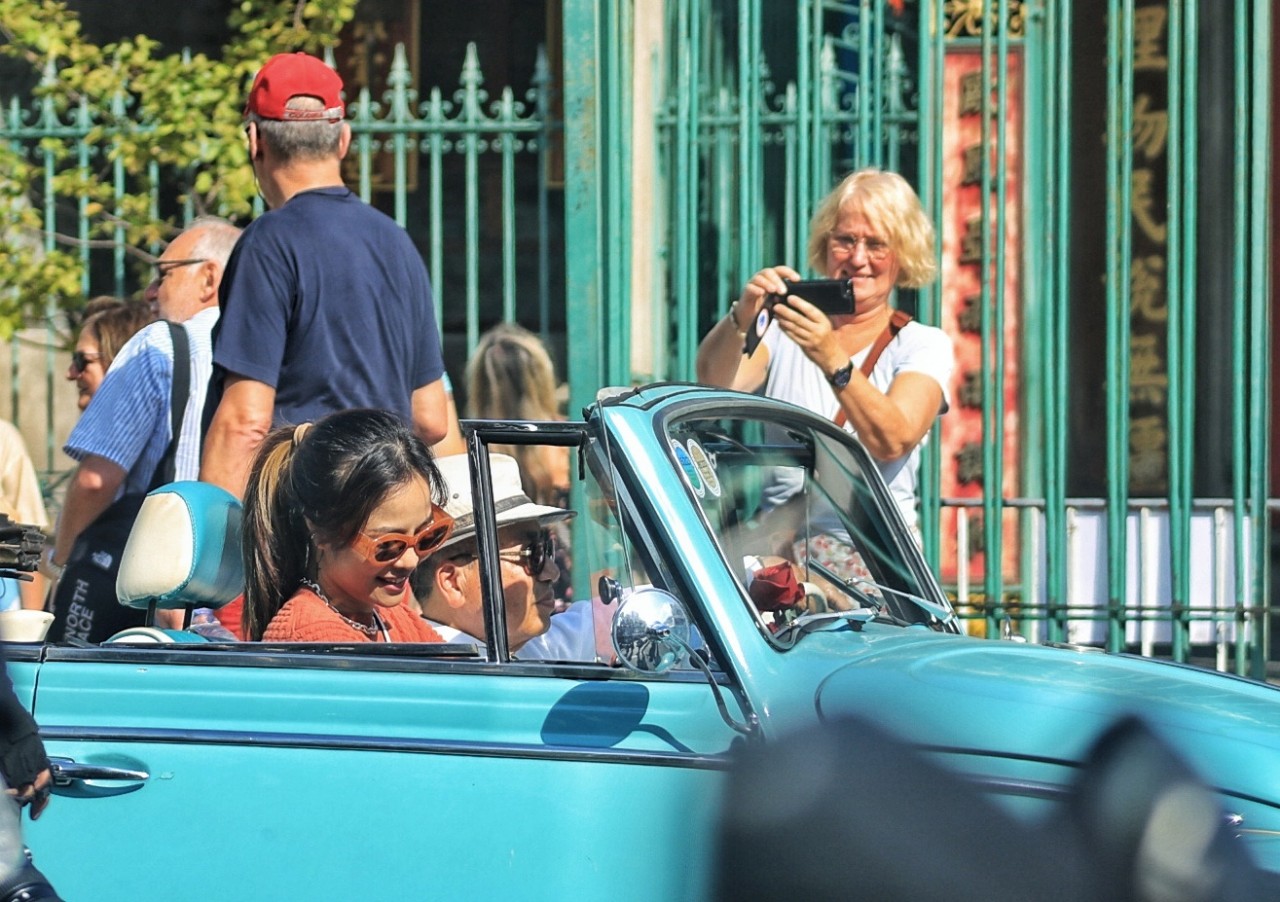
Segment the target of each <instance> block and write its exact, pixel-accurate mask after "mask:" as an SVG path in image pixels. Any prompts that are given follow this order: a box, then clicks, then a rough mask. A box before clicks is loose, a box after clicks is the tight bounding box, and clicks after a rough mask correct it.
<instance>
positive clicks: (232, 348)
mask: <svg viewBox="0 0 1280 902" xmlns="http://www.w3.org/2000/svg"><path fill="white" fill-rule="evenodd" d="M345 115H346V107H345V105H344V103H343V99H342V79H341V78H340V77H339V76H338V74H337V73H336V72H334V71H333V70H332V69H330V68H329V67H328V66H326V65H325V64H324V63H323V62H322V61H321V60H319V59H317V58H316V57H313V56H308V55H307V54H305V53H281V54H277V55H276V56H273V57H272V58H271V59H269V60H267V62H266V63H265V64H264V65H263V67H262V68H261V69H260V70H259V72H258V74H257V76H256V77H255V78H254V81H253V85H252V87H251V88H250V91H249V97H248V101H247V103H246V105H245V110H244V123H245V136H246V138H247V140H248V144H249V158H250V162H251V165H252V166H253V173H254V177H255V178H256V179H257V183H258V188H259V191H260V193H261V194H262V198H263V200H265V201H266V203H267V206H268V207H269V208H270V209H269V210H268V211H267V212H266V213H264V214H263V215H262V216H259V217H258V218H257V219H256V220H255V221H254V222H253V223H251V224H250V225H249V226H248V228H246V229H245V233H244V239H243V240H242V241H241V242H240V244H239V246H238V247H237V248H236V252H235V254H233V255H232V258H231V262H230V264H229V265H228V267H227V278H226V280H225V282H224V283H223V287H222V298H221V304H222V319H221V321H220V322H219V325H218V332H217V335H216V337H215V342H214V357H213V359H214V381H213V384H212V385H211V387H210V390H209V401H208V405H207V409H206V421H207V429H206V435H205V446H204V459H203V461H202V466H201V471H200V478H201V479H202V480H204V481H206V482H212V483H214V484H216V485H220V486H222V487H223V488H225V489H227V490H229V491H230V492H231V493H232V494H235V495H243V493H244V487H245V481H246V479H247V477H248V470H249V462H250V461H251V460H252V459H253V456H254V452H255V451H256V450H257V448H258V446H259V445H260V444H261V443H262V440H263V438H264V437H265V436H266V434H267V433H268V432H269V431H270V430H271V429H272V428H273V427H274V426H279V425H282V424H286V423H306V422H312V421H314V420H316V419H318V418H320V417H321V416H323V415H325V414H327V413H332V412H334V411H337V410H347V409H351V408H357V407H373V408H379V409H382V410H389V411H391V412H392V413H396V414H398V415H400V416H401V418H403V419H404V420H405V421H406V422H408V423H411V424H412V425H413V427H414V429H415V431H416V432H417V433H418V435H419V436H420V437H421V438H422V439H423V441H425V442H426V443H427V444H428V445H431V444H434V443H435V442H437V441H439V440H440V439H442V438H444V436H445V432H446V423H447V420H446V405H445V390H444V386H443V384H442V382H441V376H442V375H443V373H444V362H443V358H442V356H441V351H440V337H439V332H438V330H437V328H436V318H435V306H434V299H433V297H432V292H431V282H430V280H429V278H428V276H427V269H426V266H425V265H424V263H423V262H422V255H421V254H420V253H419V252H418V249H417V248H416V247H415V245H414V243H413V241H412V240H411V239H410V238H409V237H408V234H407V233H406V232H405V230H404V229H403V228H401V227H400V226H399V225H398V224H397V223H396V222H395V221H394V220H393V219H391V218H390V217H388V216H386V215H385V214H384V213H382V212H381V211H379V210H377V209H375V208H374V207H372V206H370V205H369V204H367V203H365V202H364V201H363V200H361V199H360V197H359V196H357V195H356V194H354V193H353V192H352V191H351V190H350V189H349V188H347V187H346V185H345V184H344V183H343V176H342V160H343V158H344V157H345V156H346V153H347V149H348V147H349V146H350V142H351V127H350V126H349V125H348V124H347V122H346V121H345V118H344V117H345Z"/></svg>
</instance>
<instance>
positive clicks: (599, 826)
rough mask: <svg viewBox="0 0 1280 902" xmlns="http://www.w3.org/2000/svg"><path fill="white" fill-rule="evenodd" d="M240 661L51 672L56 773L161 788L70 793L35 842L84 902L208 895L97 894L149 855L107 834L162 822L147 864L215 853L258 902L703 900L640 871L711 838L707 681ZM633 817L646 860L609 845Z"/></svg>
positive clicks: (716, 755) (676, 877)
mask: <svg viewBox="0 0 1280 902" xmlns="http://www.w3.org/2000/svg"><path fill="white" fill-rule="evenodd" d="M134 657H135V658H145V657H146V656H145V655H136V654H135V656H134ZM234 657H235V655H228V654H223V655H211V656H208V659H207V660H206V661H205V662H204V663H202V664H200V665H183V664H175V663H144V662H142V661H137V662H135V663H133V664H132V665H125V664H121V663H119V662H117V661H102V662H93V661H88V660H84V659H83V656H82V657H81V659H80V660H71V661H49V662H46V663H45V664H44V665H43V667H42V669H41V673H40V684H41V685H40V702H39V706H38V708H37V715H38V716H39V717H40V720H41V723H42V725H43V729H44V732H45V734H46V745H47V747H48V751H49V754H50V755H54V756H62V757H68V758H72V759H75V760H77V761H79V762H81V763H94V764H104V763H109V764H112V765H114V766H126V767H134V768H138V769H141V770H144V771H146V772H147V773H148V774H149V775H150V777H149V779H147V780H145V781H124V782H123V783H121V784H119V785H116V786H111V787H107V788H105V789H104V787H103V786H101V785H99V786H96V787H94V788H93V789H94V793H82V794H79V795H76V794H70V793H66V792H63V793H60V794H61V795H64V796H65V797H64V798H59V799H58V800H57V804H56V806H55V808H54V809H53V810H52V811H51V813H50V815H49V816H48V818H47V820H42V821H41V822H38V823H36V824H34V825H33V826H32V829H31V831H30V836H29V841H30V842H31V843H32V844H33V845H34V846H36V847H39V848H40V849H41V851H40V863H41V865H42V867H44V868H45V870H46V872H48V873H51V874H56V875H58V885H59V889H60V892H62V893H63V894H65V895H66V896H67V897H68V898H95V899H114V898H119V899H139V898H156V899H159V898H164V899H183V898H192V899H198V898H206V896H205V895H203V893H204V892H205V889H202V888H197V887H195V886H193V885H189V884H187V883H185V880H186V877H185V876H181V875H183V870H182V869H170V868H157V869H148V868H146V867H145V866H140V867H139V868H138V869H137V875H138V877H139V878H140V879H144V880H145V883H144V886H145V887H146V893H145V894H143V895H139V894H137V893H138V890H137V887H132V888H131V887H129V886H128V885H125V886H119V885H117V886H114V887H108V886H105V885H104V884H103V883H102V882H101V881H100V876H99V875H101V874H102V873H104V872H109V871H110V870H111V868H112V862H117V861H119V860H120V859H121V858H127V857H136V856H137V855H138V844H139V835H138V831H137V830H134V829H126V830H122V831H120V832H118V833H115V834H113V835H101V832H100V830H99V828H100V826H101V824H102V823H103V822H110V823H117V824H122V825H125V824H134V825H145V830H144V832H145V833H146V834H147V835H151V836H154V837H156V838H157V839H158V840H160V842H159V843H158V847H157V848H156V849H151V850H147V857H150V856H152V855H163V854H166V853H165V849H166V846H168V845H169V844H168V843H167V842H165V841H164V838H166V837H167V838H172V840H173V844H172V848H171V851H172V852H173V854H179V855H186V854H190V852H192V851H196V850H200V851H201V854H200V855H196V856H194V860H193V862H192V866H193V868H197V869H198V868H199V867H202V866H203V865H202V864H201V863H200V859H201V858H202V857H203V855H204V854H207V855H208V856H210V859H211V861H216V862H218V863H219V866H220V867H226V868H230V869H231V872H230V873H228V874H226V876H227V877H228V878H230V877H232V876H233V875H236V879H235V880H234V881H231V882H228V883H225V884H223V885H224V886H231V885H237V886H240V887H241V888H243V890H244V891H245V892H246V893H247V895H248V897H251V898H299V899H322V898H347V897H348V896H349V895H351V894H359V893H368V894H371V895H372V896H373V897H390V896H393V895H395V894H396V892H397V891H398V890H402V889H403V888H404V887H406V886H422V887H424V888H425V887H431V888H432V890H433V892H438V893H439V897H441V898H466V897H469V896H470V897H475V896H489V895H497V894H505V895H514V896H515V897H525V898H527V895H526V893H527V888H528V887H529V886H538V887H541V888H542V889H540V890H539V892H540V893H541V892H544V891H545V893H546V895H547V897H552V896H556V897H560V898H564V897H573V896H581V897H598V896H602V895H605V894H606V891H607V893H608V895H610V896H611V897H616V896H618V895H619V893H618V885H619V884H618V883H617V878H618V876H619V875H620V874H622V873H624V872H626V871H627V870H628V869H638V870H637V871H636V873H634V875H633V879H632V880H630V881H627V882H626V883H624V884H623V885H630V886H633V887H634V888H635V895H630V896H628V895H627V893H625V892H623V893H621V897H622V898H636V899H639V898H651V897H652V893H653V892H655V891H657V892H658V893H659V895H660V896H661V897H663V898H698V897H699V896H700V895H701V893H702V892H703V890H704V889H705V887H704V886H703V884H702V880H703V875H702V874H701V873H699V871H698V870H697V869H696V868H691V869H684V870H681V871H674V872H669V873H663V874H661V875H656V876H654V877H652V878H648V877H647V876H646V874H645V873H644V871H643V867H642V862H643V861H645V860H652V859H654V858H665V857H669V856H671V855H672V854H674V853H675V852H676V851H680V852H681V854H683V853H684V850H685V849H686V848H696V847H697V846H698V844H699V842H700V840H699V838H700V837H702V838H706V837H709V836H710V833H711V831H710V812H711V811H713V810H714V807H715V804H714V803H715V798H716V793H717V791H718V787H719V784H720V782H721V779H722V774H721V771H722V769H723V764H724V761H723V754H724V753H725V752H726V751H727V750H728V748H729V746H730V744H731V743H732V741H733V734H732V732H731V731H729V730H728V729H727V728H726V727H725V725H724V724H723V722H722V721H721V720H720V718H719V717H718V716H717V715H716V713H715V710H714V702H713V698H712V696H711V694H710V692H709V691H708V689H707V687H706V685H705V684H703V683H701V682H692V681H685V682H667V683H663V684H661V685H649V684H646V683H644V682H640V681H627V680H619V681H612V682H605V683H601V682H593V681H589V680H577V679H572V678H562V677H544V676H521V677H509V676H502V675H491V676H489V677H487V678H485V677H483V676H481V673H482V672H483V670H484V669H485V668H486V667H488V665H478V666H477V665H471V666H465V665H464V666H462V667H458V668H450V667H449V666H448V665H444V666H437V667H436V669H435V670H428V669H426V668H424V667H420V668H419V669H418V670H417V671H406V670H403V669H402V670H395V671H388V672H379V671H376V670H374V671H370V670H363V669H361V670H355V669H317V668H296V667H288V666H275V667H253V666H235V664H234V663H229V660H228V659H232V658H234ZM368 663H369V662H360V661H353V662H351V664H352V665H353V666H356V665H359V666H363V667H367V666H368ZM451 669H453V670H458V671H460V672H449V671H450V670H451ZM97 792H102V793H104V794H102V795H96V794H95V793H97ZM106 793H109V794H106ZM671 798H684V799H686V800H687V801H688V802H689V805H690V808H689V810H688V811H679V810H677V809H673V808H672V806H671V805H670V804H669V803H668V800H670V799H671ZM196 812H198V813H199V818H198V822H193V820H192V815H193V814H194V813H196ZM620 818H621V819H623V820H625V822H626V823H627V824H628V825H629V826H628V831H627V833H628V841H627V843H625V844H624V845H623V846H621V847H620V846H618V845H615V844H611V843H596V842H594V841H592V840H591V838H592V837H607V836H609V835H610V833H611V832H612V831H613V830H614V829H615V828H616V824H617V822H618V821H619V819H620ZM633 833H634V834H635V835H632V834H633ZM76 835H81V836H83V835H94V836H96V837H97V838H95V840H94V842H92V843H90V844H87V845H81V844H77V846H76V847H74V848H65V847H63V846H62V845H61V844H60V843H57V842H56V841H54V840H53V837H57V836H76ZM46 836H49V841H45V838H46ZM303 837H305V843H303V845H304V846H305V848H303V847H300V845H299V841H300V840H301V838H303ZM673 841H675V842H676V843H678V844H677V845H676V846H675V847H674V848H673V846H672V843H673ZM64 853H65V854H68V855H72V856H73V857H72V858H71V859H70V860H68V859H66V858H64ZM288 854H305V855H306V856H307V858H308V859H309V863H308V865H307V867H306V868H303V869H296V868H291V867H281V866H280V865H279V864H278V862H276V863H274V864H273V860H274V859H277V858H278V857H279V856H281V855H288ZM362 859H364V860H366V861H367V862H368V865H367V866H366V867H358V866H357V864H358V862H359V861H360V860H362ZM698 860H702V861H705V860H707V855H705V854H704V855H700V856H698ZM72 861H74V863H75V866H74V868H73V867H72ZM496 862H502V865H503V866H502V867H501V868H499V869H494V868H493V865H494V863H496ZM139 864H140V865H142V862H139ZM482 864H483V865H484V866H483V867H482V866H481V865H482ZM72 873H75V874H78V875H82V878H83V882H80V878H79V877H72V876H69V875H70V874H72ZM148 874H149V876H148ZM175 875H177V876H175ZM179 877H181V879H179ZM357 878H358V879H357ZM205 879H209V878H208V875H206V877H205Z"/></svg>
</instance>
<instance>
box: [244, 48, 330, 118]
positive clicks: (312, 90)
mask: <svg viewBox="0 0 1280 902" xmlns="http://www.w3.org/2000/svg"><path fill="white" fill-rule="evenodd" d="M295 97H314V98H316V99H317V100H319V101H320V102H321V103H323V104H324V109H322V110H290V109H286V105H287V104H288V103H289V101H290V100H292V99H293V98H295ZM250 113H256V114H258V115H259V116H261V117H262V118H263V119H275V120H279V121H285V122H305V121H317V120H320V119H327V120H329V121H330V122H337V121H339V120H340V119H342V118H343V116H345V115H346V107H345V106H344V105H343V103H342V78H341V77H340V76H339V75H338V73H337V72H334V71H333V70H332V69H330V68H329V67H328V66H326V65H325V64H324V62H323V61H322V60H319V59H316V58H315V57H314V56H310V55H308V54H306V53H278V54H276V55H275V56H273V57H271V59H269V60H267V61H266V63H265V64H264V65H263V67H262V68H261V69H259V70H258V74H257V75H256V76H254V79H253V87H252V88H250V89H249V99H248V101H247V102H246V103H245V105H244V114H245V115H246V116H247V115H249V114H250Z"/></svg>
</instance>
